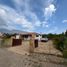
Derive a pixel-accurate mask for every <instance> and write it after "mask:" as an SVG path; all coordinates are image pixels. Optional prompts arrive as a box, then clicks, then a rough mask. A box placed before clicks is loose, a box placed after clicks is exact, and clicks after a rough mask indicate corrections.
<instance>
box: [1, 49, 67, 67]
mask: <svg viewBox="0 0 67 67" xmlns="http://www.w3.org/2000/svg"><path fill="white" fill-rule="evenodd" d="M42 58H43V57H42ZM44 60H45V59H44ZM0 67H67V66H65V65H63V64H56V63H49V62H44V61H42V60H39V59H38V58H35V55H34V56H33V57H32V56H27V55H19V54H16V53H13V52H11V51H8V50H7V49H6V48H0Z"/></svg>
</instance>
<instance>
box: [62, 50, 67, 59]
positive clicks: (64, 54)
mask: <svg viewBox="0 0 67 67" xmlns="http://www.w3.org/2000/svg"><path fill="white" fill-rule="evenodd" d="M63 57H64V58H67V49H66V50H63Z"/></svg>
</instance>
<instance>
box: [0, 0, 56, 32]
mask: <svg viewBox="0 0 67 67" xmlns="http://www.w3.org/2000/svg"><path fill="white" fill-rule="evenodd" d="M30 1H31V0H12V3H13V5H14V8H12V7H10V6H6V5H4V4H1V5H0V26H2V27H3V28H7V29H19V28H20V27H21V30H25V31H35V30H36V29H38V28H42V27H46V28H48V27H49V24H48V19H49V18H50V17H51V16H52V15H53V14H54V13H55V11H56V8H55V5H54V4H53V3H52V2H53V1H54V0H45V1H46V2H45V3H46V4H47V5H46V6H45V7H44V10H42V11H43V13H44V15H43V16H44V17H45V18H44V20H43V21H41V19H39V18H38V17H40V16H38V15H37V13H36V11H37V10H35V12H34V11H33V10H32V9H34V8H33V7H32V5H33V6H34V4H33V3H32V4H31V5H30ZM35 2H36V1H35ZM35 2H34V3H35ZM38 9H39V7H38ZM40 14H41V13H40Z"/></svg>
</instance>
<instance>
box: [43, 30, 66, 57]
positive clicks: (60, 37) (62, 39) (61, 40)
mask: <svg viewBox="0 0 67 67" xmlns="http://www.w3.org/2000/svg"><path fill="white" fill-rule="evenodd" d="M43 37H45V35H43ZM47 37H48V38H49V39H52V40H53V43H54V46H55V48H56V49H58V50H60V51H61V52H62V53H63V57H65V58H67V30H66V32H65V33H61V34H51V33H50V34H47Z"/></svg>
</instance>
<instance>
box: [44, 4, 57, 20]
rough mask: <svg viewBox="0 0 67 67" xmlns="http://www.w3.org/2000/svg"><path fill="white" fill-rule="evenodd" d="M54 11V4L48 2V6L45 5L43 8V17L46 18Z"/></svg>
mask: <svg viewBox="0 0 67 67" xmlns="http://www.w3.org/2000/svg"><path fill="white" fill-rule="evenodd" d="M55 11H56V8H55V6H54V4H50V5H49V6H47V7H46V8H45V10H44V16H45V19H46V20H48V19H49V18H50V17H51V16H52V15H53V13H55Z"/></svg>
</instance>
